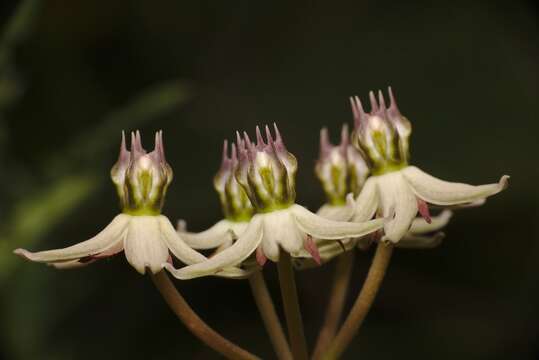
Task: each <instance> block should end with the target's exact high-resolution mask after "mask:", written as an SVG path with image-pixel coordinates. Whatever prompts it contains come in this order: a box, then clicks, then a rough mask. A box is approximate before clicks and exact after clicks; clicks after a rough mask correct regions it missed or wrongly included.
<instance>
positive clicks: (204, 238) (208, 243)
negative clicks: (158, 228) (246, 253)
mask: <svg viewBox="0 0 539 360" xmlns="http://www.w3.org/2000/svg"><path fill="white" fill-rule="evenodd" d="M179 235H180V237H181V238H182V239H183V240H184V241H185V243H186V244H187V245H189V246H190V247H191V248H193V249H214V248H216V247H219V246H221V245H222V244H224V243H225V242H227V241H230V240H232V239H233V234H231V233H230V224H229V222H228V221H227V220H221V221H219V222H218V223H216V224H215V225H213V226H212V227H210V228H209V229H207V230H204V231H202V232H199V233H192V232H180V233H179Z"/></svg>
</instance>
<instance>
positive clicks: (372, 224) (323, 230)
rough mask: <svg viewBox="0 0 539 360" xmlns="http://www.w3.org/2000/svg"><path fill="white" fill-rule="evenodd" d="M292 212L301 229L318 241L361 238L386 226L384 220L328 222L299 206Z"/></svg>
mask: <svg viewBox="0 0 539 360" xmlns="http://www.w3.org/2000/svg"><path fill="white" fill-rule="evenodd" d="M290 211H291V212H292V213H293V214H294V218H295V220H296V223H297V224H298V226H299V228H300V229H301V230H302V231H303V232H305V233H307V234H309V235H311V236H312V237H314V238H317V239H327V240H338V239H344V238H348V237H359V236H363V235H366V234H369V233H371V232H373V231H376V230H378V229H380V228H381V227H382V226H383V225H384V220H383V219H376V220H370V221H366V222H358V223H352V222H344V221H332V220H327V219H324V218H323V217H321V216H318V215H316V214H313V213H312V212H310V211H309V210H307V209H305V208H304V207H302V206H299V205H293V206H291V207H290Z"/></svg>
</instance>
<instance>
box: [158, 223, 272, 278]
mask: <svg viewBox="0 0 539 360" xmlns="http://www.w3.org/2000/svg"><path fill="white" fill-rule="evenodd" d="M261 216H262V215H255V216H254V217H253V218H252V220H251V222H250V224H249V226H248V227H247V229H246V230H245V232H244V233H243V234H242V236H241V237H240V238H239V239H238V240H237V241H236V242H235V243H234V245H232V246H231V247H229V248H228V249H226V250H224V251H223V252H220V253H219V254H216V255H215V256H214V257H212V258H211V259H208V260H206V261H204V262H201V263H198V264H194V265H190V266H186V267H184V268H181V269H177V270H173V271H172V269H169V268H168V267H167V270H169V271H171V274H172V275H173V276H174V277H176V278H178V279H182V280H187V279H192V278H196V277H201V276H205V275H215V274H217V273H219V272H220V271H224V270H225V269H227V268H229V267H233V266H236V265H238V264H240V263H241V262H242V261H243V260H245V259H246V258H248V257H249V256H250V255H251V254H252V253H253V252H254V251H255V250H256V248H257V247H258V246H259V245H260V242H261V241H262V236H263V230H262V218H261Z"/></svg>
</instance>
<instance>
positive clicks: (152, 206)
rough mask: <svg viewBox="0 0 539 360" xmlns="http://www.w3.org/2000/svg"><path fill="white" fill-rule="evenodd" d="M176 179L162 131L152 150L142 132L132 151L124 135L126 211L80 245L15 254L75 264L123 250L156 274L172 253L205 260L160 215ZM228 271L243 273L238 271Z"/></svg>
mask: <svg viewBox="0 0 539 360" xmlns="http://www.w3.org/2000/svg"><path fill="white" fill-rule="evenodd" d="M172 177H173V174H172V168H171V167H170V165H169V164H168V163H167V161H166V159H165V151H164V147H163V134H162V132H161V131H159V132H157V133H156V134H155V147H154V150H153V151H152V152H150V153H147V152H146V150H144V149H143V147H142V142H141V138H140V133H139V132H138V131H137V132H136V133H131V151H128V150H127V148H126V143H125V136H124V134H123V133H122V142H121V146H120V156H119V158H118V161H117V162H116V164H115V165H114V166H113V168H112V170H111V178H112V181H113V183H114V185H115V187H116V190H117V193H118V197H119V198H120V204H121V208H122V213H121V214H119V215H117V216H116V217H115V218H114V219H113V220H112V222H111V223H110V224H109V225H108V226H107V227H105V229H104V230H103V231H101V232H100V233H99V234H97V235H96V236H95V237H93V238H91V239H89V240H87V241H84V242H81V243H79V244H76V245H73V246H70V247H67V248H63V249H57V250H47V251H40V252H30V251H28V250H25V249H17V250H15V251H14V252H15V254H17V255H20V256H22V257H23V258H26V259H28V260H31V261H35V262H41V263H47V264H49V265H53V266H55V267H57V268H72V267H78V266H82V265H85V264H88V263H91V262H94V261H96V260H99V259H102V258H106V257H109V256H112V255H115V254H117V253H119V252H121V251H124V252H125V256H126V258H127V261H128V262H129V263H130V264H131V265H132V266H133V267H134V268H135V269H136V270H137V271H138V272H139V273H141V274H144V273H145V272H146V269H149V271H151V272H152V273H154V274H155V273H157V272H159V271H161V270H162V268H163V263H164V262H167V261H171V258H170V255H169V251H170V252H171V253H172V254H173V255H174V256H176V257H177V258H178V259H180V260H181V261H182V262H184V263H187V264H192V263H196V262H200V261H204V260H205V259H206V258H205V257H204V256H203V255H202V254H199V253H198V252H196V251H195V250H193V249H191V248H190V247H189V246H188V245H186V244H185V243H184V242H183V241H182V240H181V238H180V237H179V236H178V235H177V233H176V231H175V229H174V227H173V226H172V224H171V223H170V221H169V220H168V218H166V217H165V216H163V215H161V208H162V206H163V203H164V199H165V194H166V191H167V188H168V186H169V184H170V182H171V181H172ZM225 273H227V274H228V275H230V276H240V275H241V271H240V270H239V269H237V271H236V270H234V269H228V270H226V271H225Z"/></svg>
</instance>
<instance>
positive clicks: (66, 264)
mask: <svg viewBox="0 0 539 360" xmlns="http://www.w3.org/2000/svg"><path fill="white" fill-rule="evenodd" d="M97 260H99V259H91V260H88V261H84V262H80V261H79V260H69V261H59V262H53V263H47V265H49V266H52V267H54V268H55V269H58V270H70V269H78V268H81V267H84V266H87V265H90V264H93V263H94V262H96V261H97Z"/></svg>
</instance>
